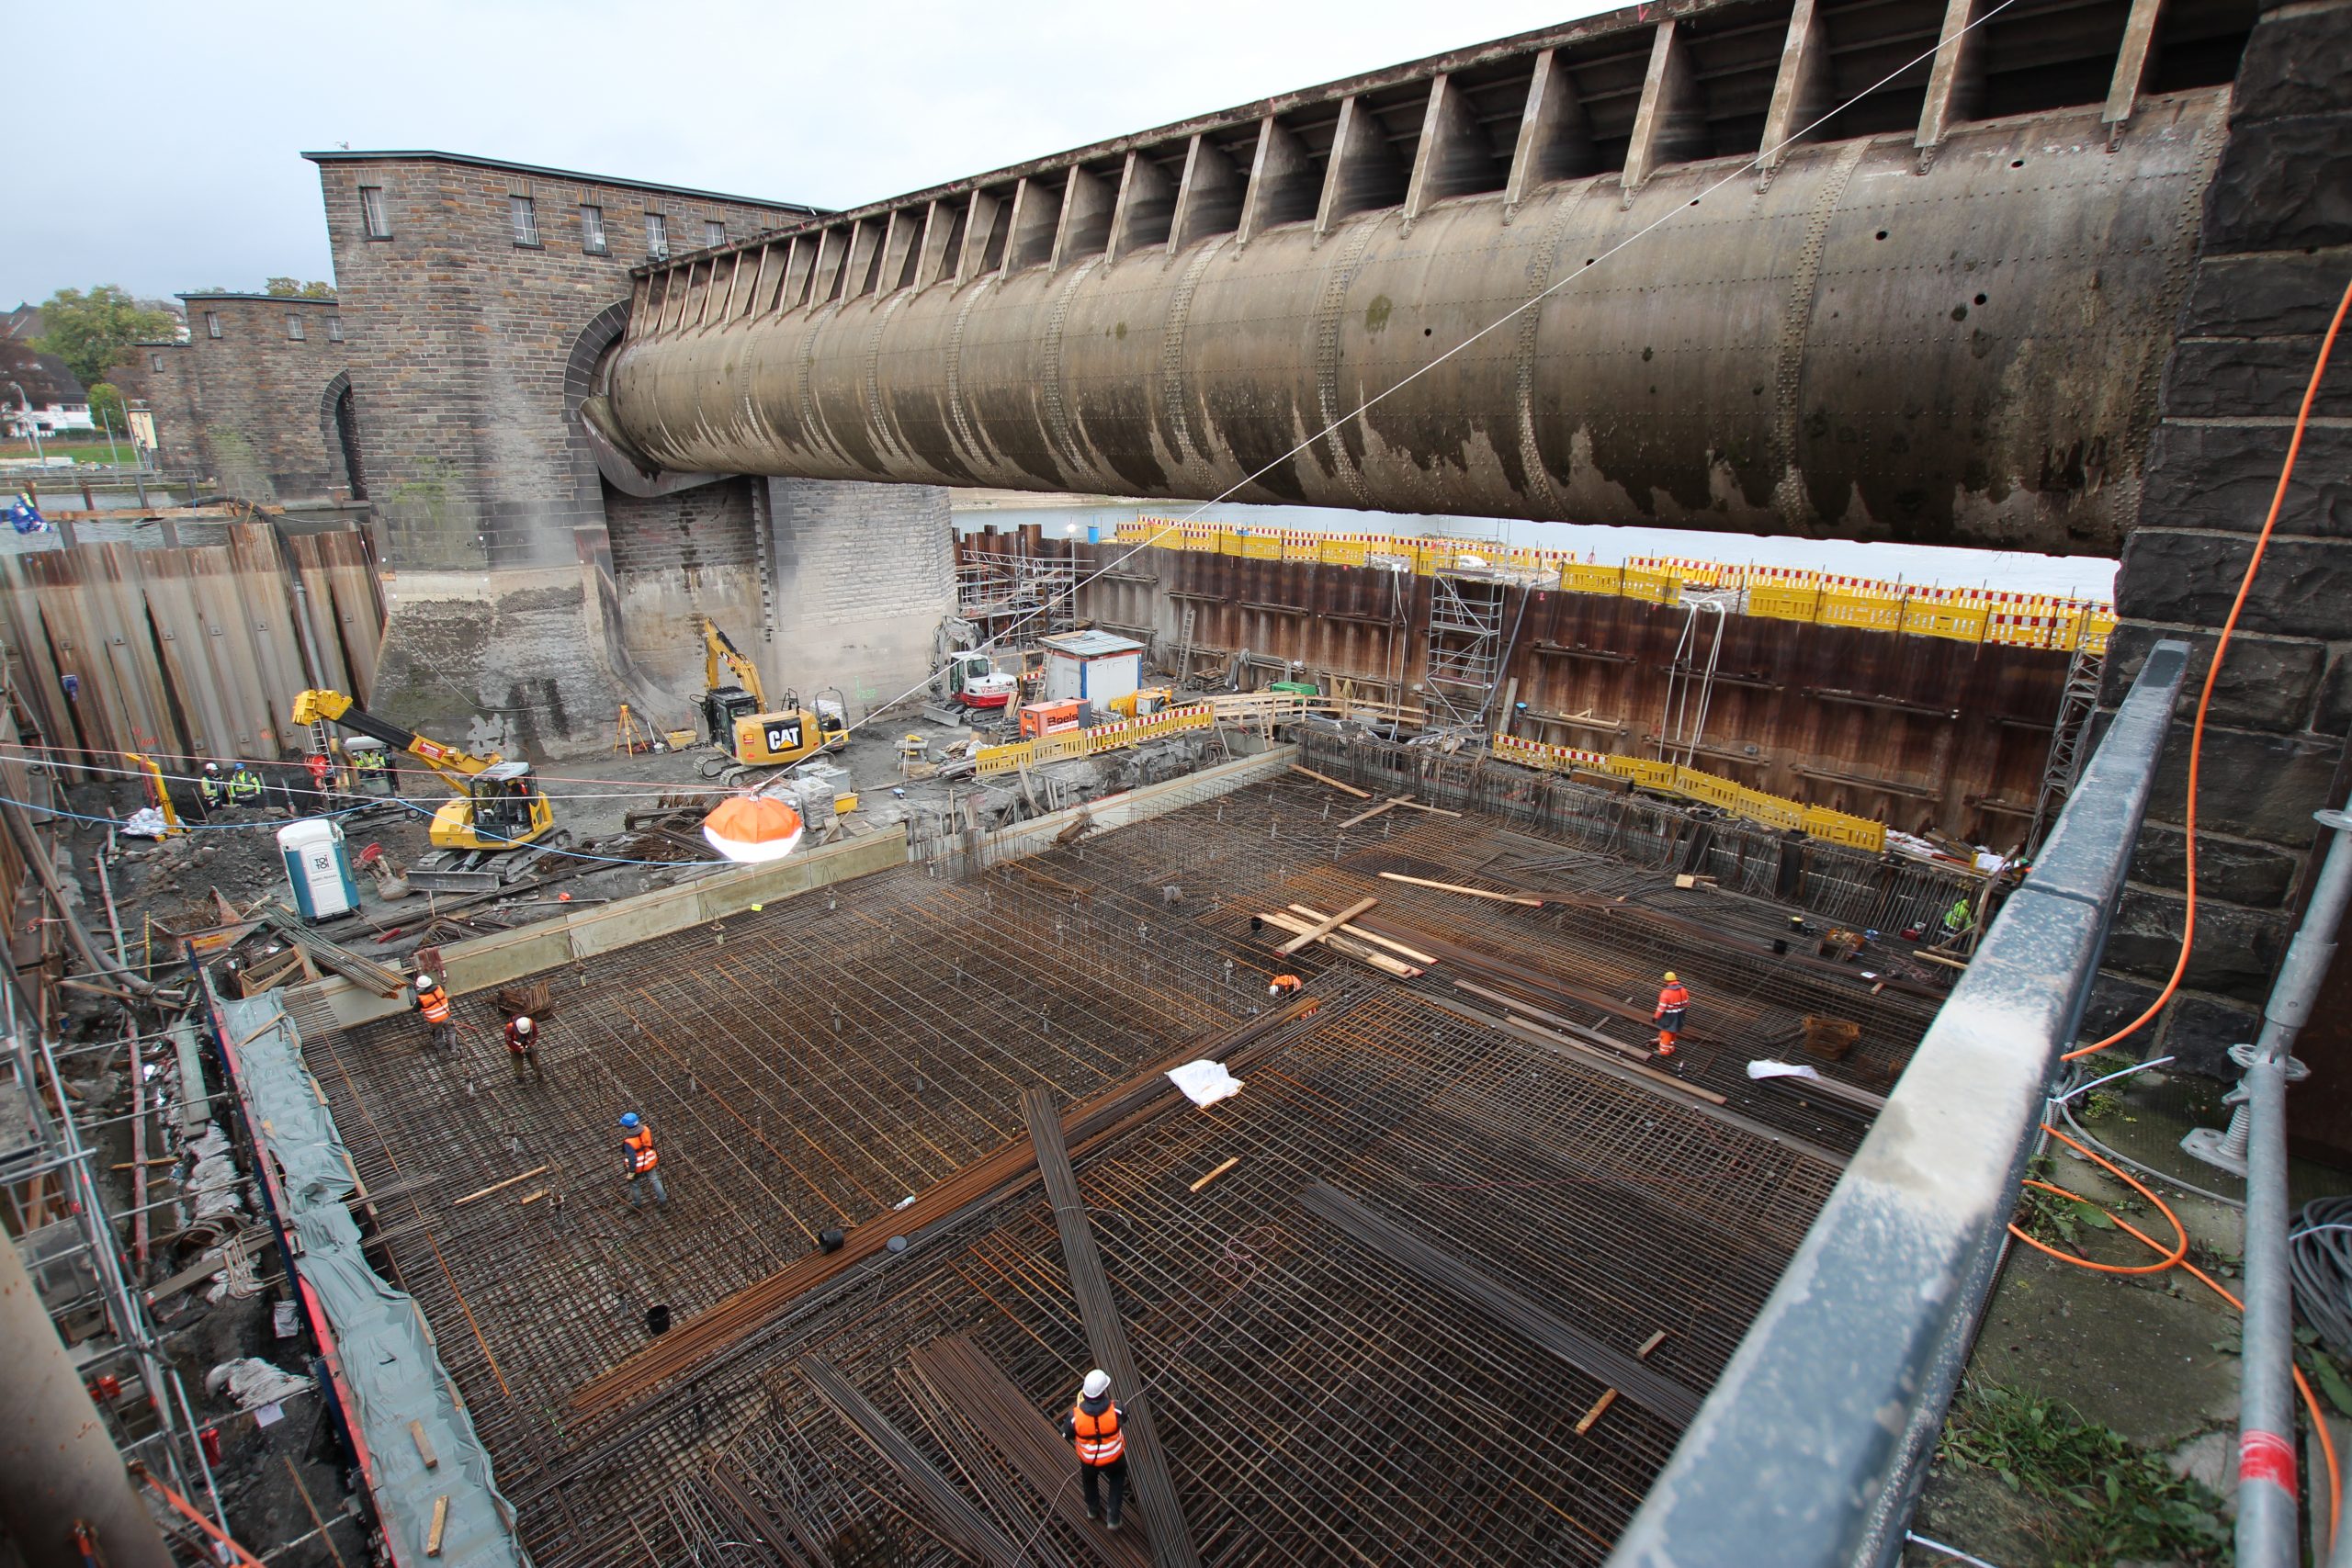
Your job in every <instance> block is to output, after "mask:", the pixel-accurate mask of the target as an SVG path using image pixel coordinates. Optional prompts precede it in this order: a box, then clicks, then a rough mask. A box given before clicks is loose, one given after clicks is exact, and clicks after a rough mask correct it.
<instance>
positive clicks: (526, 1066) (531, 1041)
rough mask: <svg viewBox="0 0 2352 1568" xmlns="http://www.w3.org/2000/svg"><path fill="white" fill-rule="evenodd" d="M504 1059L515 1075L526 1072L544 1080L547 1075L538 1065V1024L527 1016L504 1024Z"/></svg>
mask: <svg viewBox="0 0 2352 1568" xmlns="http://www.w3.org/2000/svg"><path fill="white" fill-rule="evenodd" d="M506 1059H507V1063H508V1065H509V1066H512V1067H513V1068H514V1069H515V1077H518V1078H519V1077H522V1076H523V1075H524V1073H526V1072H528V1073H529V1074H530V1075H531V1076H532V1077H535V1078H537V1079H539V1080H540V1081H542V1082H545V1081H546V1079H547V1076H548V1075H547V1074H546V1073H545V1072H543V1071H542V1070H540V1067H539V1026H538V1025H537V1024H536V1023H534V1022H532V1021H531V1020H530V1019H529V1017H527V1016H524V1017H518V1018H516V1019H515V1021H513V1022H512V1023H509V1024H508V1025H507V1026H506Z"/></svg>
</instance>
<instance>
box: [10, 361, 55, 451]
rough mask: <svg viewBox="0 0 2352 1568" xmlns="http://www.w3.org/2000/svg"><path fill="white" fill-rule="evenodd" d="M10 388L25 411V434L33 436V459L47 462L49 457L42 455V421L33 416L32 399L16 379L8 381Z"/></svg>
mask: <svg viewBox="0 0 2352 1568" xmlns="http://www.w3.org/2000/svg"><path fill="white" fill-rule="evenodd" d="M8 389H9V390H10V391H12V392H14V393H16V394H17V405H18V406H19V407H21V408H22V409H23V410H24V411H25V434H28V435H30V436H31V437H32V438H33V461H34V462H36V463H40V462H45V461H46V460H47V459H45V458H44V457H41V455H40V421H39V420H37V419H35V418H33V400H32V399H30V398H28V397H27V396H25V389H24V388H22V387H21V386H18V385H17V383H16V382H14V381H11V382H9V383H8Z"/></svg>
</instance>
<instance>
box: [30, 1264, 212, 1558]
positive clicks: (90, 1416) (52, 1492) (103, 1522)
mask: <svg viewBox="0 0 2352 1568" xmlns="http://www.w3.org/2000/svg"><path fill="white" fill-rule="evenodd" d="M0 1346H6V1348H7V1358H8V1371H7V1374H6V1376H5V1377H0V1530H5V1531H6V1533H7V1536H8V1538H9V1539H10V1540H14V1541H15V1542H16V1543H17V1551H21V1552H23V1553H24V1558H25V1562H26V1565H27V1568H83V1562H82V1553H81V1551H80V1549H79V1548H78V1547H77V1546H76V1545H75V1544H74V1525H75V1523H76V1522H77V1521H78V1522H81V1523H84V1524H86V1525H88V1526H89V1527H90V1531H91V1533H92V1534H93V1535H94V1536H96V1538H97V1543H98V1550H99V1551H101V1552H103V1553H104V1554H105V1557H106V1561H107V1568H172V1554H171V1551H170V1549H169V1548H167V1547H165V1546H164V1536H163V1532H162V1531H160V1530H158V1529H156V1528H155V1521H154V1519H153V1517H151V1516H150V1515H149V1514H148V1512H147V1510H146V1508H145V1507H144V1506H142V1505H141V1503H140V1500H139V1495H138V1494H137V1493H136V1492H135V1491H133V1490H132V1488H131V1484H130V1476H129V1475H128V1474H127V1473H126V1472H124V1470H123V1467H122V1455H121V1454H120V1453H119V1452H117V1451H116V1450H115V1446H114V1439H113V1438H111V1437H110V1436H108V1435H107V1425H106V1422H105V1421H104V1420H103V1419H102V1418H101V1417H100V1416H99V1415H98V1408H97V1406H96V1405H95V1404H91V1403H90V1394H89V1391H88V1390H87V1389H85V1388H84V1387H83V1386H82V1379H81V1377H80V1375H79V1374H78V1373H77V1372H75V1371H74V1363H73V1361H72V1360H71V1359H69V1358H68V1357H67V1356H66V1354H65V1346H64V1344H63V1343H62V1341H61V1340H60V1339H59V1338H58V1337H57V1325H55V1324H53V1323H51V1322H50V1320H49V1314H48V1313H47V1312H45V1311H44V1310H42V1307H41V1303H40V1292H39V1291H37V1290H35V1289H34V1288H33V1282H32V1280H31V1277H30V1276H28V1274H26V1272H25V1265H24V1260H23V1259H22V1258H19V1257H17V1248H16V1246H15V1244H14V1243H12V1242H10V1241H9V1240H8V1239H7V1238H6V1236H0Z"/></svg>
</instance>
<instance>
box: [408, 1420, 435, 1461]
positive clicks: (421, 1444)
mask: <svg viewBox="0 0 2352 1568" xmlns="http://www.w3.org/2000/svg"><path fill="white" fill-rule="evenodd" d="M408 1435H409V1439H410V1440H411V1441H412V1442H413V1443H415V1444H416V1457H417V1458H419V1459H421V1460H423V1461H424V1468H425V1469H427V1470H438V1469H440V1468H441V1456H440V1455H439V1454H437V1453H435V1452H434V1451H433V1439H432V1438H428V1437H426V1436H425V1435H424V1422H422V1421H412V1422H410V1423H409V1424H408Z"/></svg>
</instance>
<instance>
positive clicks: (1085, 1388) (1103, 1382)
mask: <svg viewBox="0 0 2352 1568" xmlns="http://www.w3.org/2000/svg"><path fill="white" fill-rule="evenodd" d="M1078 1386H1079V1392H1080V1393H1083V1394H1085V1395H1086V1397H1087V1398H1089V1399H1100V1398H1102V1397H1103V1395H1104V1394H1106V1393H1110V1392H1111V1374H1110V1373H1108V1372H1106V1371H1103V1369H1102V1368H1100V1367H1097V1368H1095V1369H1094V1370H1093V1371H1091V1372H1089V1373H1087V1374H1086V1381H1085V1382H1082V1383H1080V1384H1079V1385H1078Z"/></svg>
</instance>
